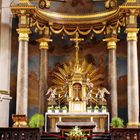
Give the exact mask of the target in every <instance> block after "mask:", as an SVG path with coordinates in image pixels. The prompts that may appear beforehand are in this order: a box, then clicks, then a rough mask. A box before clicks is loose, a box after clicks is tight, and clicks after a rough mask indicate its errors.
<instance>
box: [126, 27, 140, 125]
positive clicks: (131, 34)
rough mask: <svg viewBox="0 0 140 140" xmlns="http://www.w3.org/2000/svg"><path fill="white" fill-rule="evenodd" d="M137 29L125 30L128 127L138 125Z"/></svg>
mask: <svg viewBox="0 0 140 140" xmlns="http://www.w3.org/2000/svg"><path fill="white" fill-rule="evenodd" d="M138 30H139V29H137V28H126V33H127V55H128V61H127V63H128V66H127V67H128V75H127V88H128V90H127V92H128V95H127V98H128V127H133V126H138V125H139V86H138V85H139V84H138V55H137V33H138Z"/></svg>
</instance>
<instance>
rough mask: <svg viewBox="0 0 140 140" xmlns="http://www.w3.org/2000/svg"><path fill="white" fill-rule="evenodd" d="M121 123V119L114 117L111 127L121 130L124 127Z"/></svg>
mask: <svg viewBox="0 0 140 140" xmlns="http://www.w3.org/2000/svg"><path fill="white" fill-rule="evenodd" d="M123 122H124V121H123V120H122V119H121V118H119V117H114V118H112V121H111V126H112V127H115V128H122V127H123V126H124V124H123Z"/></svg>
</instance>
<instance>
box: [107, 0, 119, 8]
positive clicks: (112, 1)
mask: <svg viewBox="0 0 140 140" xmlns="http://www.w3.org/2000/svg"><path fill="white" fill-rule="evenodd" d="M116 6H117V0H105V7H106V8H114V7H116Z"/></svg>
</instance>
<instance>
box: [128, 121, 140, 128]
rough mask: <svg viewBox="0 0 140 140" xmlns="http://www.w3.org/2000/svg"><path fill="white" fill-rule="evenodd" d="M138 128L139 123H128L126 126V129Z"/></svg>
mask: <svg viewBox="0 0 140 140" xmlns="http://www.w3.org/2000/svg"><path fill="white" fill-rule="evenodd" d="M139 127H140V123H139V122H129V123H128V124H127V128H139Z"/></svg>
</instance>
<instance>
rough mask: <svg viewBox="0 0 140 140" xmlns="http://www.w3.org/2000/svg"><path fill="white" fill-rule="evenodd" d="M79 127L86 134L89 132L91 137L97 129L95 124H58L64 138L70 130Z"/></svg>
mask: <svg viewBox="0 0 140 140" xmlns="http://www.w3.org/2000/svg"><path fill="white" fill-rule="evenodd" d="M75 126H78V127H79V128H81V129H82V130H83V131H84V132H88V134H89V135H92V130H93V128H95V126H96V125H95V123H94V122H58V123H57V127H58V128H59V129H60V132H61V135H62V136H64V133H65V132H69V130H71V129H73V128H75Z"/></svg>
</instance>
